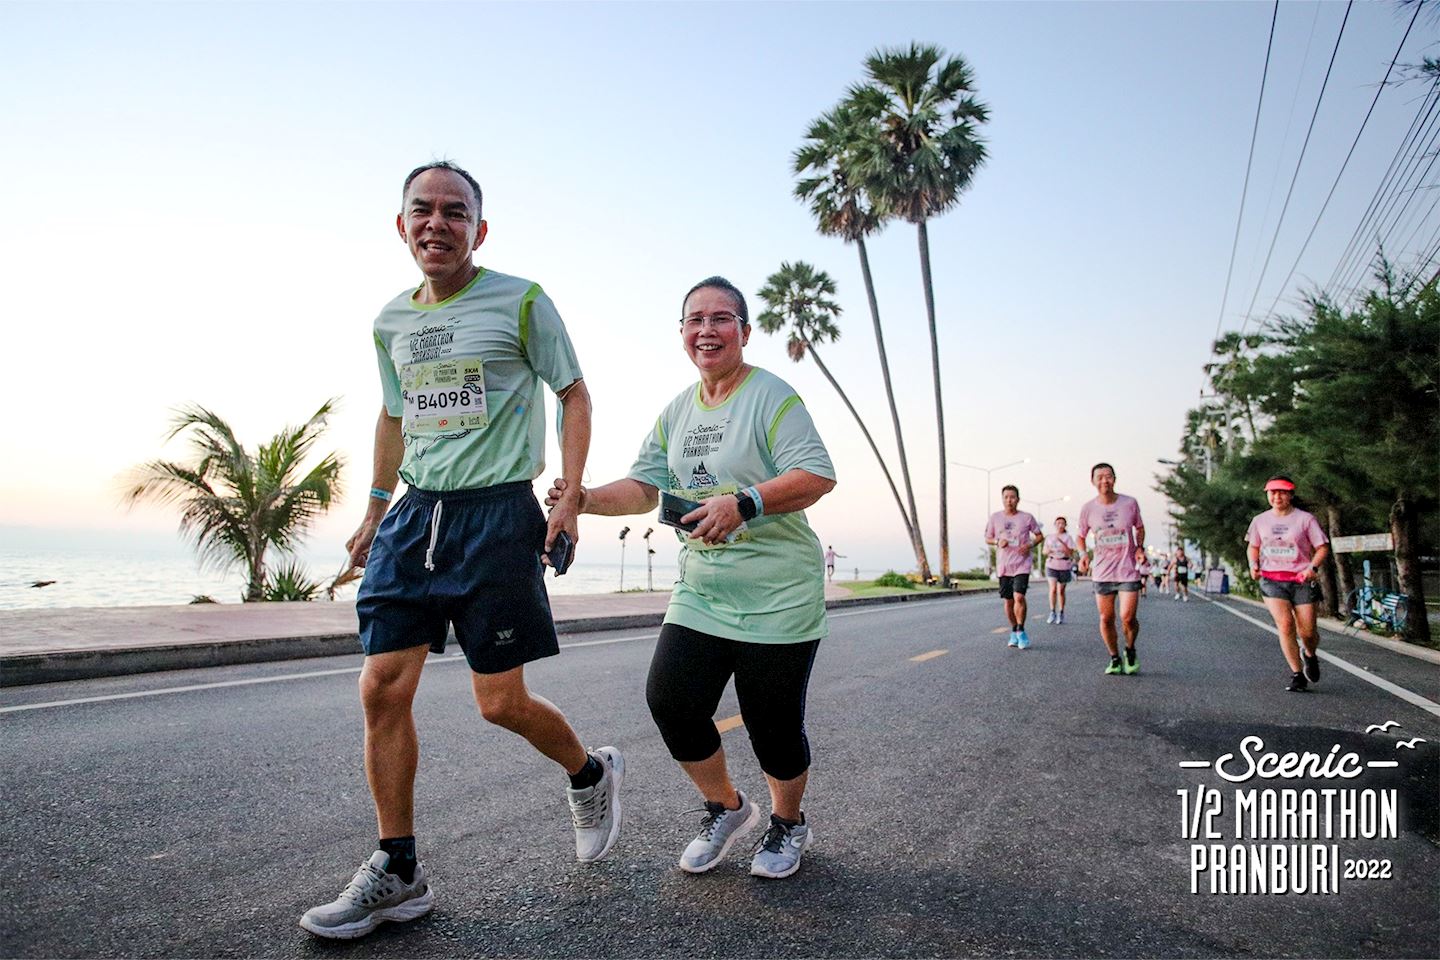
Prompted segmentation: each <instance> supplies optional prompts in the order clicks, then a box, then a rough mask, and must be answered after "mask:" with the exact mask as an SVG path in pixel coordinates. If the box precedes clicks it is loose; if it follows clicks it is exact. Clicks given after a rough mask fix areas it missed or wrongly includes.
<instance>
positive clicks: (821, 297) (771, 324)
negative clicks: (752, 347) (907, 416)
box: [755, 261, 924, 562]
mask: <svg viewBox="0 0 1440 960" xmlns="http://www.w3.org/2000/svg"><path fill="white" fill-rule="evenodd" d="M834 295H835V281H834V280H832V279H831V278H830V275H829V274H828V273H826V272H825V271H824V270H816V269H815V268H814V267H812V266H811V265H810V264H808V263H805V262H804V261H797V262H795V263H781V264H780V269H779V270H777V271H776V272H775V273H772V274H770V276H769V277H768V278H767V279H766V280H765V286H764V288H763V289H761V291H760V299H761V300H763V301H765V307H766V309H765V312H764V313H762V314H760V316H758V317H756V318H755V322H756V323H758V324H760V329H761V330H764V331H765V332H766V333H778V332H780V330H782V329H784V328H785V327H787V326H788V327H789V332H790V339H789V341H788V342H787V343H786V344H785V351H786V352H787V353H788V354H790V359H791V360H794V361H795V362H796V363H799V362H800V361H801V360H804V359H805V356H806V354H809V355H810V357H811V358H812V359H813V360H814V361H815V366H817V367H819V368H820V372H821V373H823V374H824V375H825V379H826V380H829V381H830V386H832V387H834V388H835V392H836V393H838V394H840V399H841V401H843V402H844V404H845V409H847V410H849V411H850V415H851V416H852V417H854V418H855V422H856V423H857V424H859V426H860V432H861V433H862V434H864V436H865V442H866V443H868V444H870V449H871V451H873V452H874V454H875V459H876V460H877V461H879V463H880V471H881V472H882V473H884V474H885V482H886V483H888V484H890V492H891V493H892V494H893V495H894V496H895V506H896V507H898V508H899V509H900V519H901V520H903V521H904V523H905V532H906V533H907V534H908V535H909V536H910V540H911V542H912V543H915V542H918V539H919V531H918V530H916V529H915V527H914V526H913V525H912V524H911V522H910V516H909V514H907V513H906V512H905V504H904V503H903V502H901V500H900V491H899V490H897V489H896V488H895V480H894V478H892V477H891V476H890V469H889V468H888V467H886V466H885V458H884V457H882V456H881V455H880V448H879V447H877V446H875V438H874V437H872V436H870V431H869V430H868V429H867V428H866V426H865V421H864V420H862V419H860V414H859V413H858V412H857V411H856V410H855V405H854V404H852V403H851V402H850V398H849V397H848V396H846V395H845V391H844V390H843V389H841V387H840V384H839V383H838V382H837V381H836V380H835V377H834V375H832V374H831V373H830V368H829V367H827V366H825V363H824V362H823V361H822V360H821V359H820V354H818V353H816V352H815V344H816V343H817V342H818V343H825V342H827V341H829V342H830V343H834V342H835V341H836V340H838V339H840V328H839V327H837V326H835V318H836V317H838V316H839V315H840V312H841V311H840V305H839V304H837V303H836V302H835V301H834V300H831V299H830V298H831V297H833V296H834ZM918 549H920V550H921V551H922V554H921V559H922V562H923V550H924V547H923V546H922V547H919V548H918Z"/></svg>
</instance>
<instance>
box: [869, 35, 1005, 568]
mask: <svg viewBox="0 0 1440 960" xmlns="http://www.w3.org/2000/svg"><path fill="white" fill-rule="evenodd" d="M865 72H866V74H867V75H868V77H869V80H868V82H867V83H863V84H860V85H858V86H856V87H855V88H853V89H852V90H851V92H850V97H849V100H850V103H851V105H852V106H853V108H854V109H855V110H856V111H858V112H859V114H860V115H862V116H863V115H875V116H876V117H877V119H876V120H875V121H874V122H873V123H871V124H869V125H868V127H869V129H868V132H867V135H865V136H864V137H863V138H861V139H860V140H859V141H857V145H856V152H855V158H854V167H853V169H854V172H855V174H856V176H857V177H858V178H859V179H860V180H861V182H862V183H863V184H864V186H865V189H866V191H867V192H868V193H869V194H870V195H871V196H872V197H873V198H875V203H876V206H877V207H878V208H879V209H880V210H881V211H882V212H883V213H885V214H888V215H893V216H898V217H903V218H904V219H906V220H908V221H910V222H911V223H913V224H915V227H916V230H917V231H918V235H919V243H920V277H921V282H922V283H923V284H924V288H925V314H926V319H927V320H928V321H929V325H930V366H931V376H932V378H933V379H934V382H935V420H936V427H937V430H938V433H939V438H940V576H941V579H942V580H943V581H944V582H945V583H947V584H948V583H949V581H950V530H949V523H950V520H949V510H948V507H947V497H946V481H947V476H946V464H947V462H948V461H947V460H946V456H945V404H944V401H943V399H942V397H941V392H940V344H939V340H938V338H937V336H936V327H935V287H934V283H933V282H932V279H931V273H930V236H929V232H928V231H927V230H926V222H927V221H929V220H930V219H931V218H932V217H937V216H939V215H941V214H943V213H945V212H946V211H948V210H949V209H950V208H951V207H953V206H955V205H956V204H957V203H959V202H960V195H961V194H962V193H963V192H964V191H965V190H966V188H968V187H969V186H970V182H971V180H972V179H973V177H974V175H975V171H976V169H978V168H979V166H980V164H982V163H983V162H984V161H985V146H984V144H983V143H982V142H981V140H980V138H979V135H978V127H979V125H980V124H982V123H984V122H985V121H986V120H988V119H989V116H990V111H989V109H988V108H987V107H986V106H985V105H984V104H982V103H981V102H980V101H979V100H977V99H976V98H975V95H974V92H975V78H974V74H973V73H972V72H971V70H970V67H969V65H968V64H966V63H965V61H964V59H963V58H961V57H959V56H953V57H945V55H944V52H943V51H942V50H941V49H940V48H939V47H937V46H934V45H931V44H917V43H911V44H910V46H909V47H908V48H894V49H881V50H877V51H876V52H874V53H872V54H871V55H870V56H869V57H867V58H866V59H865Z"/></svg>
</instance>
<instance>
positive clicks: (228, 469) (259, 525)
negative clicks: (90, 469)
mask: <svg viewBox="0 0 1440 960" xmlns="http://www.w3.org/2000/svg"><path fill="white" fill-rule="evenodd" d="M336 402H337V400H336V399H335V398H332V399H330V400H327V401H325V403H324V404H322V405H321V407H320V409H319V410H317V411H315V413H314V415H313V416H311V417H310V419H309V420H307V421H305V423H303V424H302V425H300V426H299V427H286V428H285V429H284V430H281V431H280V432H279V433H277V434H276V435H275V436H274V437H273V438H271V440H270V442H269V443H264V444H261V445H260V448H259V449H258V450H256V451H255V452H254V453H251V452H250V451H248V450H246V449H245V448H244V447H243V446H242V445H241V444H240V442H239V441H238V440H236V439H235V432H234V431H233V430H232V429H231V428H230V425H229V424H228V423H226V422H225V421H224V420H222V419H221V418H220V417H219V416H217V415H216V414H214V413H212V412H210V411H209V410H206V409H205V408H204V407H201V406H196V405H189V406H185V407H181V408H179V409H177V410H176V411H175V417H174V419H173V420H172V421H171V425H170V432H169V433H168V434H167V435H166V437H165V439H166V440H167V441H169V440H172V439H174V438H175V437H177V436H179V435H180V434H182V433H185V432H187V431H188V432H189V435H190V437H189V439H190V446H191V449H192V450H193V451H194V453H195V455H196V459H195V461H194V462H193V463H189V464H186V463H176V462H174V461H170V460H151V461H149V462H147V463H143V464H141V465H140V466H138V467H136V468H135V470H134V476H133V479H131V480H130V481H129V482H128V484H127V489H126V490H125V491H124V494H123V496H124V500H125V502H126V503H128V504H130V505H132V506H133V505H134V504H137V503H140V502H143V501H150V502H154V503H162V504H177V505H179V506H180V508H181V513H180V529H181V530H182V531H184V532H185V533H186V534H188V535H189V536H191V537H193V538H194V540H195V546H196V548H197V549H198V550H199V551H200V557H201V559H202V560H204V561H206V562H208V563H211V564H214V565H215V566H217V567H220V568H222V569H225V568H229V567H233V566H236V565H243V566H244V567H245V571H246V575H247V577H248V581H247V584H246V587H245V595H244V599H245V601H246V602H249V601H253V600H261V599H264V597H265V593H266V569H265V554H266V551H268V550H269V549H270V548H271V547H274V548H275V549H277V550H279V551H281V552H284V553H288V552H290V551H292V550H293V549H294V547H295V545H296V544H297V543H298V542H299V540H300V538H301V537H302V536H303V535H304V534H305V532H306V531H308V530H309V529H310V527H311V525H312V524H313V523H314V522H315V519H316V518H317V517H319V516H320V514H322V513H324V512H325V511H326V510H328V509H329V507H330V504H331V503H332V502H333V501H334V500H335V498H336V497H338V496H339V494H340V470H341V467H342V466H343V461H342V460H341V458H340V456H339V455H338V454H335V453H331V454H328V455H327V456H326V457H325V458H324V459H322V460H321V461H320V462H319V463H317V464H316V465H315V466H313V467H311V468H310V470H309V471H308V472H306V473H305V474H304V475H303V476H298V474H299V470H300V464H301V462H302V461H303V460H304V459H305V457H306V455H307V454H309V453H310V449H311V448H312V447H313V446H314V445H315V442H316V441H317V440H319V439H320V436H321V435H322V434H323V433H324V432H325V426H326V419H327V417H328V416H329V415H330V413H331V411H332V410H334V408H335V404H336ZM292 572H293V571H292Z"/></svg>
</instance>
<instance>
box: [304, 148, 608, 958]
mask: <svg viewBox="0 0 1440 960" xmlns="http://www.w3.org/2000/svg"><path fill="white" fill-rule="evenodd" d="M403 200H404V206H403V209H402V210H401V212H400V214H399V215H398V216H397V217H396V221H395V223H396V228H397V230H398V231H399V234H400V237H401V239H402V240H404V241H405V243H406V245H407V246H408V248H409V250H410V255H411V256H412V257H413V258H414V260H415V263H416V265H417V266H418V267H419V268H420V271H421V273H422V274H423V275H424V281H423V282H422V283H421V284H420V286H419V287H418V288H416V289H414V290H413V291H409V290H407V291H406V292H404V293H402V294H401V295H400V296H398V297H396V298H395V299H394V300H393V301H391V302H390V303H389V304H388V305H386V307H385V308H384V309H383V310H382V311H381V313H380V316H379V317H378V318H377V319H376V321H375V327H374V340H375V348H376V352H377V360H378V363H379V368H380V381H381V389H382V392H383V394H384V398H385V405H384V408H383V409H382V410H381V411H380V416H379V419H378V421H377V423H376V426H375V460H374V464H375V467H374V474H373V480H372V486H371V490H370V500H369V507H368V509H367V511H366V514H365V519H364V521H363V522H362V523H361V525H360V529H359V530H357V531H356V533H355V535H354V536H353V537H351V538H350V540H349V542H348V543H347V544H346V546H347V548H348V549H349V551H350V559H351V563H353V564H354V565H356V566H362V567H365V568H366V572H365V579H364V582H363V583H362V584H361V587H360V592H359V596H358V597H357V599H356V614H357V615H358V617H359V622H360V640H361V644H362V646H363V647H364V649H365V654H366V657H365V666H364V668H363V669H362V671H361V674H360V699H361V703H362V705H363V707H364V710H365V772H366V776H367V778H368V780H369V784H370V792H371V794H372V796H373V797H374V800H375V813H376V819H377V821H378V827H379V835H380V842H379V848H380V849H378V850H376V851H375V853H374V854H372V855H371V857H370V859H369V860H368V861H367V862H366V863H364V864H362V866H361V867H360V870H359V871H358V872H357V873H356V874H355V878H354V879H353V880H352V881H351V883H350V884H349V886H347V887H346V889H345V891H344V892H342V894H341V895H340V897H339V898H338V899H336V900H335V901H333V902H331V903H328V904H323V905H321V906H318V907H315V908H313V909H311V910H309V911H307V912H306V913H305V915H304V916H303V917H302V918H301V920H300V925H301V926H302V927H304V928H305V929H306V930H308V931H310V932H311V933H314V934H316V935H318V936H323V937H331V938H340V939H352V938H354V937H359V936H363V935H364V934H366V933H369V932H370V931H371V930H373V929H374V928H375V927H376V926H377V925H378V924H380V923H381V922H384V921H387V920H389V921H404V920H413V919H415V918H416V917H420V916H423V915H424V914H426V913H428V912H429V911H430V909H431V907H432V905H433V902H434V896H433V893H432V891H431V889H430V884H429V882H428V880H427V878H426V876H425V871H424V868H423V866H422V864H421V863H420V862H419V861H418V860H417V858H416V853H415V836H414V783H415V771H416V767H417V764H418V759H419V740H418V737H417V734H416V729H415V720H414V717H413V715H412V712H411V704H412V702H413V700H414V697H415V691H416V688H417V687H418V685H419V682H420V674H421V671H422V669H423V668H424V665H425V659H426V656H427V654H428V653H429V651H430V649H431V648H432V647H435V648H438V649H440V650H443V649H444V645H445V641H446V636H447V632H448V630H449V629H450V628H451V627H452V626H453V628H454V631H455V636H456V639H457V640H458V641H459V643H460V646H461V648H462V650H463V651H464V653H465V658H466V660H467V661H468V662H469V664H470V667H471V670H472V677H471V681H472V687H473V689H474V693H475V701H476V703H477V705H478V706H479V708H480V713H481V715H482V716H484V718H485V719H486V720H488V721H490V722H491V723H494V724H497V725H499V726H502V727H505V728H506V729H508V730H512V731H514V732H515V733H518V734H520V735H521V736H522V737H524V738H525V739H526V740H528V741H529V742H530V743H531V745H533V746H534V747H535V749H537V750H538V751H540V752H541V753H543V754H544V755H545V756H547V757H549V758H550V759H551V760H554V761H555V762H556V763H557V764H559V765H560V766H562V767H563V768H564V769H565V771H566V773H567V774H568V775H569V777H570V786H569V788H568V789H567V791H566V794H567V798H568V800H569V803H570V809H571V817H572V819H573V821H574V826H575V851H576V857H577V858H578V859H579V860H581V861H586V862H588V861H593V860H598V859H600V858H601V857H603V856H604V855H605V854H606V853H608V852H609V851H610V849H611V847H613V846H614V844H615V841H616V839H617V838H618V836H619V830H620V823H621V817H620V814H621V810H620V794H619V788H620V783H621V781H622V779H623V776H624V760H623V758H622V757H621V755H620V751H618V750H616V749H615V748H614V747H600V748H598V749H596V750H595V751H593V752H587V751H586V750H585V748H584V747H583V746H582V745H581V742H580V739H579V737H577V736H576V734H575V731H574V730H573V729H571V727H570V724H569V723H568V722H567V721H566V719H565V717H564V715H563V714H562V713H561V712H560V711H559V710H558V709H556V707H555V706H554V704H552V703H550V702H549V701H548V700H545V699H544V698H542V697H537V696H534V695H533V694H531V693H530V691H529V690H528V688H527V687H526V685H525V675H524V665H525V664H526V663H528V662H530V661H533V660H536V659H539V658H541V657H548V656H553V655H555V654H556V653H558V652H559V645H558V643H557V641H556V637H555V624H554V621H553V620H552V618H551V615H550V605H549V599H548V597H547V596H546V592H545V584H544V569H545V568H544V566H543V565H542V564H543V563H544V562H547V561H546V559H545V558H547V557H548V555H549V554H550V552H551V550H552V549H553V548H554V547H555V546H556V544H557V543H558V542H560V540H561V538H564V537H568V538H569V540H570V542H571V543H572V544H573V543H575V542H578V540H579V535H578V530H577V528H576V523H575V520H576V514H577V512H578V509H577V508H578V501H579V495H578V494H579V489H580V477H581V475H582V474H583V472H584V469H585V458H586V455H587V453H588V450H589V445H590V397H589V393H588V392H587V391H586V389H585V383H584V381H583V380H582V379H581V373H580V366H579V363H578V361H577V360H576V358H575V351H574V348H573V347H572V346H571V343H570V338H569V335H568V334H567V333H566V331H565V325H564V323H563V322H562V321H561V319H560V315H559V313H558V312H557V311H556V309H555V306H554V304H553V303H551V301H550V298H549V297H547V296H546V295H545V293H544V291H543V290H541V288H540V286H539V285H538V284H534V283H531V282H530V281H528V280H522V279H520V278H518V277H511V276H507V275H505V274H502V273H497V272H494V271H490V270H486V269H484V268H482V267H480V266H479V265H477V264H476V263H475V262H474V260H473V254H474V252H475V251H476V250H478V249H479V247H480V245H481V244H482V243H483V242H484V241H485V235H486V232H487V230H488V226H487V224H486V222H485V221H484V220H483V219H482V218H481V209H482V207H481V204H482V194H481V191H480V185H479V184H478V183H476V182H475V179H474V178H473V177H471V176H470V174H468V173H466V172H465V171H464V170H462V169H460V168H459V167H457V166H454V165H453V164H450V163H448V162H441V163H432V164H427V165H425V166H422V167H419V168H417V169H416V170H415V171H413V172H412V173H411V174H410V176H409V177H408V178H406V181H405V189H404V192H403ZM542 382H543V383H544V384H546V385H548V386H549V388H550V389H551V390H552V391H554V393H555V395H556V397H558V398H559V402H560V405H561V409H562V413H561V427H560V429H561V435H560V447H561V460H562V463H561V470H562V472H563V474H564V476H565V477H566V478H568V479H570V480H572V481H573V482H574V489H575V491H576V493H575V495H573V496H571V497H567V498H561V499H560V501H559V502H558V503H556V504H555V506H554V509H553V510H552V511H551V513H550V517H549V519H548V521H547V520H546V518H545V517H544V515H543V514H542V513H541V511H540V506H539V504H538V503H536V501H535V496H534V494H533V493H532V492H531V489H530V484H531V481H533V480H534V478H535V477H536V476H538V475H539V473H540V471H541V470H542V469H544V462H543V451H544V443H545V422H544V417H545V414H544V411H545V403H544V396H543V395H542V392H541V391H542V388H541V383H542ZM401 479H404V480H405V482H406V483H407V484H408V485H409V488H408V490H407V492H406V494H405V496H404V497H403V498H401V500H400V501H399V502H397V503H396V504H395V507H394V509H387V508H389V506H390V500H391V498H392V495H393V492H394V490H395V488H396V486H397V483H398V481H399V480H401Z"/></svg>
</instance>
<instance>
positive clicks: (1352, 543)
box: [1330, 533, 1395, 553]
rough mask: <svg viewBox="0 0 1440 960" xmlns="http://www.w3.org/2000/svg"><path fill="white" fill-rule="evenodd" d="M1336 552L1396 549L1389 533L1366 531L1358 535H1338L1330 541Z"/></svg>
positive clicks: (1370, 551)
mask: <svg viewBox="0 0 1440 960" xmlns="http://www.w3.org/2000/svg"><path fill="white" fill-rule="evenodd" d="M1330 549H1332V550H1334V551H1335V552H1336V553H1386V552H1389V551H1391V550H1394V549H1395V543H1394V541H1393V540H1392V539H1391V537H1390V534H1388V533H1365V534H1361V535H1360V536H1356V537H1336V538H1335V539H1334V540H1331V541H1330Z"/></svg>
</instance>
